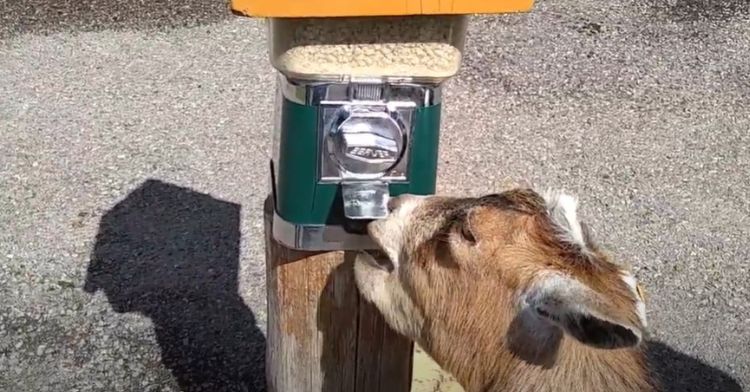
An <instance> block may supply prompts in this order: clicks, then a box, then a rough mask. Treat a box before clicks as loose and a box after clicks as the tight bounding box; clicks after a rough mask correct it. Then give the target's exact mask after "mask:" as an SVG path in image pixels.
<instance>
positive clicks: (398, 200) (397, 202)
mask: <svg viewBox="0 0 750 392" xmlns="http://www.w3.org/2000/svg"><path fill="white" fill-rule="evenodd" d="M402 204H404V196H396V197H391V198H390V199H389V200H388V212H389V213H391V212H393V211H396V210H397V209H398V208H399V207H400V206H401V205H402Z"/></svg>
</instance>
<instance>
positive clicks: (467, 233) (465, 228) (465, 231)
mask: <svg viewBox="0 0 750 392" xmlns="http://www.w3.org/2000/svg"><path fill="white" fill-rule="evenodd" d="M459 232H460V233H461V237H463V238H464V240H466V241H468V242H470V243H472V244H475V243H476V242H477V239H476V238H475V237H474V233H472V232H471V229H470V228H469V225H467V224H466V223H462V224H460V227H459Z"/></svg>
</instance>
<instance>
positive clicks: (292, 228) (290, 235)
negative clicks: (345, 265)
mask: <svg viewBox="0 0 750 392" xmlns="http://www.w3.org/2000/svg"><path fill="white" fill-rule="evenodd" d="M273 238H274V239H275V240H276V241H278V242H279V243H281V244H282V245H284V246H285V247H287V248H291V249H296V250H307V251H333V250H369V249H377V248H378V247H377V245H375V242H373V241H372V239H371V238H370V237H369V236H367V235H361V234H352V233H348V232H346V231H345V230H344V228H343V227H341V226H333V225H297V224H294V223H290V222H287V221H285V220H284V219H283V218H282V217H280V216H279V215H278V214H277V213H276V212H274V214H273Z"/></svg>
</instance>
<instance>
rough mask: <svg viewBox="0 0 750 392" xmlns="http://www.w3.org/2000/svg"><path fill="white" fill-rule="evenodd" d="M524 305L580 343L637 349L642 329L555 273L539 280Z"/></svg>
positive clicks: (607, 303)
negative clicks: (634, 347)
mask: <svg viewBox="0 0 750 392" xmlns="http://www.w3.org/2000/svg"><path fill="white" fill-rule="evenodd" d="M522 302H523V304H522V305H523V306H527V307H528V308H529V310H531V312H532V313H533V314H535V315H536V316H537V317H539V318H541V319H542V320H544V321H545V322H548V323H551V324H553V325H556V326H558V327H559V328H561V329H562V330H563V331H565V333H567V334H568V335H570V336H572V337H573V338H575V339H576V340H578V341H579V342H581V343H583V344H586V345H589V346H592V347H596V348H603V349H616V348H623V347H632V346H636V345H638V344H639V343H640V342H641V336H642V331H641V328H642V326H640V325H638V323H633V322H630V321H629V320H628V317H627V316H626V315H627V314H628V310H627V309H625V310H622V309H617V308H615V307H614V306H613V305H612V304H611V302H612V301H607V299H606V298H603V297H602V296H601V295H600V294H598V293H596V292H595V291H594V290H592V289H591V288H589V287H587V286H586V285H584V284H583V283H581V282H579V281H577V280H575V279H573V278H571V277H568V276H564V275H557V274H553V275H550V276H546V277H544V278H542V279H540V280H538V281H536V282H535V283H534V284H533V285H532V287H531V288H530V289H529V290H528V291H527V292H526V294H525V295H524V296H523V300H522Z"/></svg>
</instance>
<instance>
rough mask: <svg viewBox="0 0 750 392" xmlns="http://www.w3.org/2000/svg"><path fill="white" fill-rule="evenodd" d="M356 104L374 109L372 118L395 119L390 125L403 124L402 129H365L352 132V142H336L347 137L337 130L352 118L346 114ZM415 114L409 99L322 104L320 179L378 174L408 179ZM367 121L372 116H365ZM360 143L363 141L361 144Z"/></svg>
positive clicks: (362, 176) (362, 178)
mask: <svg viewBox="0 0 750 392" xmlns="http://www.w3.org/2000/svg"><path fill="white" fill-rule="evenodd" d="M389 106H390V107H389ZM352 107H353V108H360V109H362V110H367V111H370V113H371V116H372V118H370V119H369V120H370V121H373V120H374V122H380V123H386V122H387V123H392V124H391V125H390V126H392V127H398V128H399V130H398V133H397V132H396V131H395V130H394V131H393V132H392V133H389V132H383V131H382V129H383V128H385V126H382V127H380V128H381V131H378V130H375V132H369V131H363V132H362V133H361V134H360V135H356V134H355V133H356V132H351V133H350V135H349V139H348V142H346V143H342V142H336V140H339V139H343V136H339V135H337V132H338V129H339V126H340V125H341V124H342V123H344V122H347V121H351V120H347V117H346V116H347V115H348V113H350V112H351V110H350V109H348V108H352ZM355 110H356V109H355ZM413 115H414V108H413V105H410V104H408V103H406V104H405V105H404V106H398V105H397V104H396V103H390V104H388V105H385V104H382V103H376V102H368V103H359V102H358V103H355V104H351V103H348V102H335V103H330V104H329V103H325V104H323V105H321V106H320V116H319V124H318V127H319V128H318V130H319V145H318V148H319V151H320V152H321V154H320V157H321V160H320V167H319V170H320V177H319V178H320V180H321V181H322V182H340V181H342V180H344V179H359V180H366V179H376V178H377V179H381V180H384V181H388V182H404V181H407V180H408V178H407V169H408V162H409V149H410V148H409V147H410V137H409V135H410V133H411V130H412V128H413V124H412V122H413V121H412V119H413ZM348 118H349V119H351V118H352V117H348ZM355 120H356V119H355ZM366 121H368V120H366V119H365V120H362V122H366ZM344 125H346V124H344ZM355 125H356V124H355ZM376 128H377V127H376ZM379 133H380V134H379ZM358 143H361V145H357V144H358ZM357 161H359V162H360V163H358V162H357ZM394 163H395V164H394Z"/></svg>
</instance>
